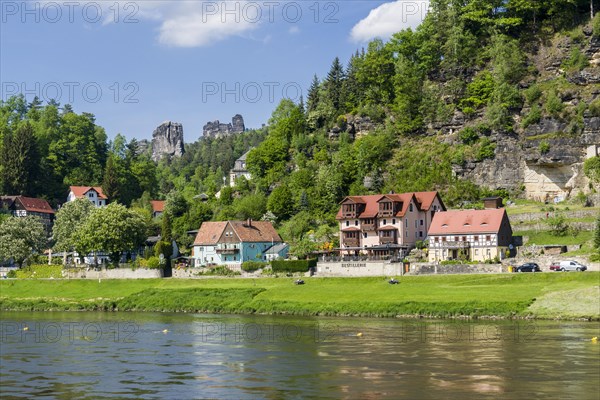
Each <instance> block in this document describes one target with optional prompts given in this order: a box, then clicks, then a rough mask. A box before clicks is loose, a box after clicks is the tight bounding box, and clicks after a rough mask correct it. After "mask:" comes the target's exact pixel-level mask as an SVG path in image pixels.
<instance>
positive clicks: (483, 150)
mask: <svg viewBox="0 0 600 400" xmlns="http://www.w3.org/2000/svg"><path fill="white" fill-rule="evenodd" d="M495 151H496V144H495V143H492V141H490V140H489V139H488V138H484V139H483V140H482V141H481V146H480V147H479V149H478V150H477V154H476V155H475V159H476V160H477V161H483V160H485V159H486V158H494V156H495Z"/></svg>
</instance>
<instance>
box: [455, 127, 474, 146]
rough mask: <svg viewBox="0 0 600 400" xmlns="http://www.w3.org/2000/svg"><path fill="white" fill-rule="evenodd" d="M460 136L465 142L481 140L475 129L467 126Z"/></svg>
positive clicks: (470, 142)
mask: <svg viewBox="0 0 600 400" xmlns="http://www.w3.org/2000/svg"><path fill="white" fill-rule="evenodd" d="M458 138H459V139H460V141H461V142H463V143H464V144H472V143H475V142H476V141H477V140H479V135H478V134H477V132H476V131H475V129H473V128H470V127H466V128H465V129H463V130H462V131H460V132H459V133H458Z"/></svg>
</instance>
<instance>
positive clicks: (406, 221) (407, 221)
mask: <svg viewBox="0 0 600 400" xmlns="http://www.w3.org/2000/svg"><path fill="white" fill-rule="evenodd" d="M406 227H407V228H408V220H406Z"/></svg>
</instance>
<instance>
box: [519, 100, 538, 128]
mask: <svg viewBox="0 0 600 400" xmlns="http://www.w3.org/2000/svg"><path fill="white" fill-rule="evenodd" d="M540 119H542V110H540V107H538V105H537V104H535V105H534V106H532V107H531V111H530V112H529V114H527V115H526V116H525V118H523V122H522V125H523V128H527V127H528V126H529V125H532V124H537V123H538V122H540Z"/></svg>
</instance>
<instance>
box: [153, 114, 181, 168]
mask: <svg viewBox="0 0 600 400" xmlns="http://www.w3.org/2000/svg"><path fill="white" fill-rule="evenodd" d="M184 151H185V150H184V148H183V126H182V125H181V124H180V123H177V122H171V121H166V122H163V123H162V124H160V125H159V126H158V127H157V128H156V129H155V130H154V133H152V160H154V161H156V162H158V161H160V160H161V159H162V158H164V157H180V156H181V155H183V153H184Z"/></svg>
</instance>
